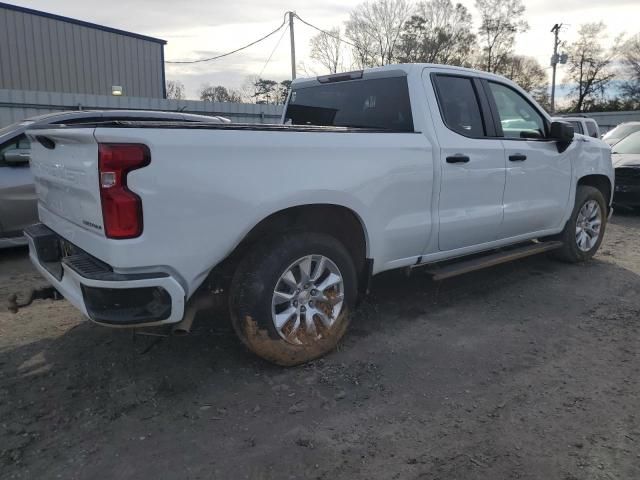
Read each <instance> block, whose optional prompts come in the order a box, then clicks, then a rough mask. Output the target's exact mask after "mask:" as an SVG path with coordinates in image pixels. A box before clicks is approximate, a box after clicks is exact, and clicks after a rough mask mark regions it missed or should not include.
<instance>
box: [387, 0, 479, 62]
mask: <svg viewBox="0 0 640 480" xmlns="http://www.w3.org/2000/svg"><path fill="white" fill-rule="evenodd" d="M472 28H473V19H472V17H471V14H470V13H469V11H468V10H467V8H466V7H465V6H464V5H462V4H460V3H457V4H455V6H454V4H453V2H452V1H451V0H428V1H425V2H421V3H419V4H418V5H417V8H416V13H415V15H412V16H411V18H410V19H409V20H408V21H407V22H406V23H405V25H404V28H403V31H402V35H401V39H400V42H399V44H398V49H397V58H398V60H400V61H401V62H427V63H442V64H448V65H469V59H470V56H471V53H472V51H473V45H474V44H475V38H476V36H475V35H474V34H473V33H472Z"/></svg>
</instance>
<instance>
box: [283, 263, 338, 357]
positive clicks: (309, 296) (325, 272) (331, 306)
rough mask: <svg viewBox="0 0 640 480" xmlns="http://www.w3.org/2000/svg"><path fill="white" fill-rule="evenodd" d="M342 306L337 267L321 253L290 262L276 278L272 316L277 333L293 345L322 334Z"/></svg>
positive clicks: (308, 340)
mask: <svg viewBox="0 0 640 480" xmlns="http://www.w3.org/2000/svg"><path fill="white" fill-rule="evenodd" d="M343 306H344V280H343V278H342V274H341V273H340V269H338V267H337V265H336V264H335V263H334V262H333V261H331V259H329V258H327V257H325V256H323V255H307V256H305V257H302V258H299V259H298V260H296V261H295V262H293V263H292V264H291V265H289V267H287V269H286V270H285V271H284V273H283V274H282V275H281V276H280V278H279V279H278V281H277V282H276V286H275V288H274V290H273V298H272V301H271V317H272V321H273V325H274V327H275V329H276V331H277V332H278V335H280V337H281V338H282V339H284V340H285V341H286V342H288V343H291V344H293V345H303V344H309V343H313V342H315V341H317V340H320V339H322V338H324V337H325V336H326V335H327V333H329V331H330V330H331V328H332V327H333V326H334V325H335V323H336V321H337V319H338V317H339V316H340V313H341V312H342V308H343Z"/></svg>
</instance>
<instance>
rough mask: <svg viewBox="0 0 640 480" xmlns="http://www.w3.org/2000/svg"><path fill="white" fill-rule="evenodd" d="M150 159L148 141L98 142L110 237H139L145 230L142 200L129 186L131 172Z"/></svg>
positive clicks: (104, 206) (104, 210)
mask: <svg viewBox="0 0 640 480" xmlns="http://www.w3.org/2000/svg"><path fill="white" fill-rule="evenodd" d="M150 162H151V154H150V153H149V148H148V147H147V146H146V145H141V144H137V143H100V144H98V170H99V172H100V199H101V201H102V220H103V223H104V232H105V234H106V236H107V237H109V238H119V239H122V238H135V237H138V236H140V235H141V234H142V200H140V197H139V196H138V195H136V194H135V193H133V192H132V191H131V190H129V189H128V188H127V174H128V173H129V172H130V171H132V170H136V169H138V168H142V167H146V166H147V165H149V163H150Z"/></svg>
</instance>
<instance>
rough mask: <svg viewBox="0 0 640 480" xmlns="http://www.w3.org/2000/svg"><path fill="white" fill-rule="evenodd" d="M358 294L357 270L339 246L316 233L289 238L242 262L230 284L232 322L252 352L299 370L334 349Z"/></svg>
mask: <svg viewBox="0 0 640 480" xmlns="http://www.w3.org/2000/svg"><path fill="white" fill-rule="evenodd" d="M356 295H357V275H356V269H355V267H354V264H353V261H352V259H351V257H350V256H349V253H348V252H347V250H346V249H345V248H344V246H343V245H342V244H341V243H340V242H338V241H337V240H336V239H334V238H333V237H330V236H328V235H324V234H319V233H299V234H287V235H284V236H282V237H279V238H277V239H275V240H274V241H272V242H269V243H267V244H266V245H262V246H259V247H257V248H256V249H255V250H253V251H251V252H250V253H249V254H248V255H247V256H246V257H245V258H244V259H243V260H242V261H241V262H240V264H239V266H238V268H237V270H236V273H235V275H234V278H233V281H232V284H231V291H230V299H229V300H230V302H229V303H230V310H231V319H232V323H233V327H234V329H235V331H236V333H237V334H238V336H239V337H240V339H241V340H242V341H243V343H244V344H245V345H246V346H247V347H248V348H249V349H250V350H251V351H252V352H254V353H255V354H257V355H259V356H260V357H262V358H264V359H266V360H268V361H271V362H273V363H276V364H279V365H286V366H289V365H297V364H300V363H305V362H308V361H310V360H313V359H315V358H318V357H320V356H322V355H324V354H326V353H327V352H329V351H331V350H333V349H334V348H335V346H336V344H337V343H338V341H339V340H340V339H341V338H342V336H343V335H344V333H345V331H346V329H347V326H348V323H349V314H350V312H351V309H352V308H353V306H354V304H355V300H356Z"/></svg>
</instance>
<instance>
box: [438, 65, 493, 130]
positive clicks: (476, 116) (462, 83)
mask: <svg viewBox="0 0 640 480" xmlns="http://www.w3.org/2000/svg"><path fill="white" fill-rule="evenodd" d="M434 82H435V86H436V94H437V96H438V104H439V106H440V114H441V116H442V120H443V121H444V123H445V125H446V126H447V127H448V128H449V129H450V130H453V131H454V132H456V133H459V134H460V135H464V136H467V137H484V136H485V135H486V131H485V127H484V123H483V121H482V113H481V112H480V104H479V103H478V96H477V93H476V90H475V87H474V85H473V82H472V80H471V78H468V77H458V76H453V75H435V77H434Z"/></svg>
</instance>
